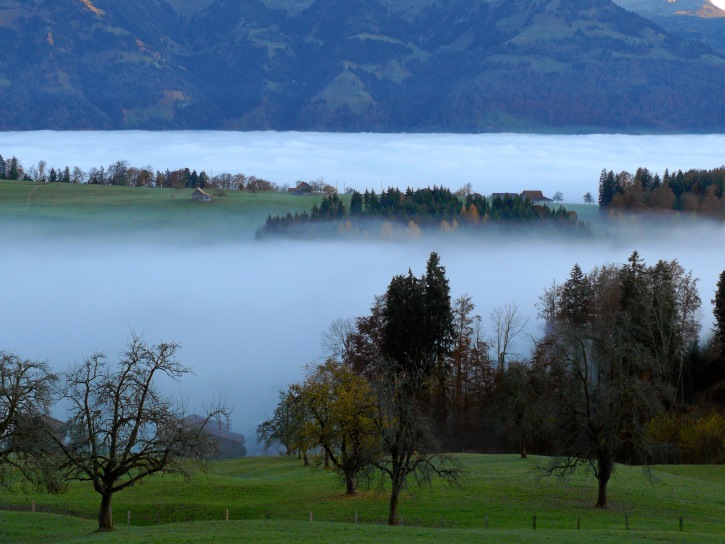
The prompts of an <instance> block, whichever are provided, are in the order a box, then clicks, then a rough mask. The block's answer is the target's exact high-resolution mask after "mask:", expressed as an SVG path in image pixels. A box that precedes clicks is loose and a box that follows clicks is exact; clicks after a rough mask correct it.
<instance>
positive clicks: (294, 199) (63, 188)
mask: <svg viewBox="0 0 725 544" xmlns="http://www.w3.org/2000/svg"><path fill="white" fill-rule="evenodd" d="M193 192H194V190H193V189H181V190H175V189H156V188H143V187H119V186H107V185H83V184H82V185H76V184H67V183H42V182H28V181H8V180H0V224H2V223H3V222H5V223H8V222H11V223H12V225H13V226H20V227H21V228H27V229H29V231H30V232H46V233H47V232H49V231H52V232H54V233H55V234H60V235H93V236H99V235H114V236H123V235H134V234H141V235H143V236H144V237H146V238H150V239H153V237H154V236H161V237H163V239H164V240H168V239H170V238H171V239H175V240H176V241H178V242H184V241H186V242H199V241H201V242H207V243H208V242H213V241H215V240H249V239H251V238H252V237H253V236H254V234H255V232H256V231H257V229H258V228H259V227H261V226H262V225H263V224H264V222H265V220H266V219H267V216H268V215H272V216H274V215H284V214H286V213H287V212H290V213H295V212H299V213H301V212H303V211H309V210H310V209H311V208H312V205H313V204H315V203H316V202H317V203H319V201H320V200H321V198H322V197H321V196H319V195H293V194H289V193H280V192H259V193H251V192H248V191H226V193H225V196H223V197H221V198H214V199H213V200H212V201H211V202H194V201H192V199H191V194H192V193H193ZM349 198H350V197H349V195H341V199H342V200H343V202H345V203H346V204H349ZM552 206H556V204H552ZM564 207H566V208H567V209H568V210H573V211H576V212H577V214H578V215H579V217H580V219H583V220H585V221H588V222H589V223H591V224H596V223H597V222H598V221H599V213H598V211H599V207H598V206H596V205H586V204H564Z"/></svg>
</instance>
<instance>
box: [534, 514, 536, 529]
mask: <svg viewBox="0 0 725 544" xmlns="http://www.w3.org/2000/svg"><path fill="white" fill-rule="evenodd" d="M534 529H536V514H534Z"/></svg>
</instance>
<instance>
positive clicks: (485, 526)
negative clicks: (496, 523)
mask: <svg viewBox="0 0 725 544" xmlns="http://www.w3.org/2000/svg"><path fill="white" fill-rule="evenodd" d="M483 526H484V528H485V529H488V514H486V516H485V517H484V518H483Z"/></svg>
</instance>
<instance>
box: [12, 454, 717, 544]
mask: <svg viewBox="0 0 725 544" xmlns="http://www.w3.org/2000/svg"><path fill="white" fill-rule="evenodd" d="M458 458H459V460H460V462H461V464H462V466H463V469H464V471H465V478H464V481H463V484H462V486H461V487H460V488H455V487H453V488H451V487H447V486H444V485H441V484H435V485H434V486H433V487H432V488H423V489H416V488H411V489H410V490H409V491H408V492H407V493H406V494H405V496H404V497H403V500H402V502H401V509H400V513H401V515H402V517H403V525H404V526H403V527H388V526H385V525H384V522H385V521H386V518H387V496H386V495H385V493H384V491H383V490H377V489H373V490H369V491H363V492H361V493H360V494H359V495H358V496H356V497H352V498H350V497H345V496H344V495H343V490H342V489H341V488H340V487H339V486H338V485H337V480H336V477H335V476H334V475H333V474H332V473H329V472H326V471H324V470H310V469H307V468H305V467H303V466H302V462H301V461H298V460H296V459H292V458H288V457H255V458H246V459H238V460H232V461H223V462H218V463H215V464H213V465H212V466H211V468H210V471H209V472H208V473H207V474H197V475H196V476H195V477H193V478H192V479H191V480H189V481H184V480H181V479H176V478H166V477H157V478H151V479H149V480H145V481H144V482H143V483H141V484H139V485H137V486H135V487H133V488H130V489H128V490H126V491H122V492H119V493H118V494H117V495H116V496H115V497H114V517H115V525H116V530H115V531H114V532H113V533H111V534H95V533H93V531H94V529H96V527H97V524H96V522H95V521H94V520H93V518H94V516H95V515H96V509H97V507H98V502H99V499H98V495H96V494H95V493H94V492H93V491H92V488H91V487H90V486H89V485H87V484H77V483H76V484H72V485H71V487H70V488H69V490H68V491H67V492H66V493H64V494H61V495H55V496H53V495H44V494H27V495H26V494H23V493H21V492H20V491H16V492H14V493H10V492H7V491H3V492H2V493H0V506H1V507H2V509H0V542H2V543H3V544H7V543H29V542H37V543H41V542H68V543H71V542H84V543H91V544H93V543H96V542H104V543H116V542H118V543H121V542H124V543H137V542H138V543H141V542H154V543H156V542H158V543H161V542H189V543H195V544H196V543H207V542H208V543H211V542H291V541H294V542H302V543H304V542H310V543H313V542H315V543H316V542H361V543H362V542H441V541H444V542H450V543H458V542H461V543H463V542H473V541H476V542H552V543H554V542H560V543H566V542H572V543H574V542H576V543H582V542H583V543H586V542H698V543H709V542H712V543H715V542H722V538H723V535H725V516H724V515H723V513H724V512H725V467H723V466H660V467H656V468H655V470H654V471H653V475H654V480H653V483H651V484H650V483H649V482H648V480H647V479H645V477H644V476H643V475H642V472H641V470H640V469H639V468H637V467H627V466H620V467H619V468H618V470H617V472H616V473H615V475H614V477H613V480H612V483H611V492H610V496H611V506H610V508H608V509H606V510H599V509H596V508H594V506H593V505H594V502H595V499H596V482H595V480H594V479H593V477H592V476H591V474H588V473H586V471H584V472H581V473H578V474H575V475H574V477H572V478H571V479H570V480H568V481H563V480H560V479H557V478H545V479H541V478H539V476H538V471H537V466H538V465H539V464H541V463H543V462H545V461H546V459H545V458H541V457H532V458H529V459H521V458H519V457H518V456H515V455H472V454H465V455H460V456H458ZM33 502H35V505H36V512H35V513H32V512H31V511H30V510H31V509H32V504H33ZM227 509H228V510H229V518H230V520H229V521H228V522H227V521H225V518H226V511H227ZM129 511H130V512H131V525H130V526H128V525H127V519H128V518H127V516H128V512H129ZM64 512H65V513H67V515H63V513H64ZM310 512H311V513H312V522H310ZM356 513H357V516H358V524H357V525H356V524H355V523H354V520H355V515H356ZM534 515H536V517H537V528H536V530H534V529H533V516H534ZM625 517H626V520H625ZM680 517H682V518H683V531H682V532H680V531H679V518H680ZM486 519H488V527H486V526H485V525H486ZM578 520H579V521H580V524H581V529H580V530H577V521H578ZM626 521H628V523H629V530H627V528H626V526H625V522H626Z"/></svg>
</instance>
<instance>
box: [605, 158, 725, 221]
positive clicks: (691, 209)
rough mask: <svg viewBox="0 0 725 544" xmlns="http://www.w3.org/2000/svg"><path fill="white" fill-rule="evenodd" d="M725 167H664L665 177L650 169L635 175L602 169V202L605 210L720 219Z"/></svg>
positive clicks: (723, 210)
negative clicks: (666, 212) (676, 169)
mask: <svg viewBox="0 0 725 544" xmlns="http://www.w3.org/2000/svg"><path fill="white" fill-rule="evenodd" d="M723 189H725V166H721V167H719V168H714V169H712V170H697V169H692V170H688V171H687V172H683V171H682V170H678V171H677V172H676V173H670V171H669V169H667V170H665V172H664V174H663V175H662V177H660V175H659V174H658V173H652V172H650V171H649V170H648V169H647V168H642V167H640V168H638V169H637V171H636V172H635V174H634V175H632V174H630V173H629V172H626V171H622V172H620V173H618V174H615V173H614V172H613V171H611V170H610V171H608V172H607V170H606V169H605V170H602V173H601V175H600V177H599V205H600V206H601V209H602V210H630V211H653V212H659V211H664V210H667V211H671V210H676V211H682V212H688V213H692V214H697V215H701V216H704V217H711V218H716V219H721V218H723V217H725V200H723Z"/></svg>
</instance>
